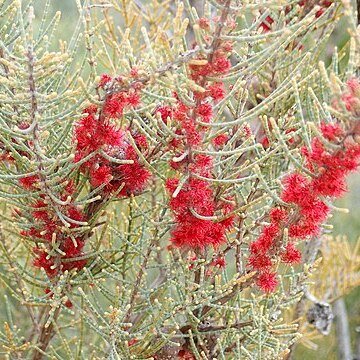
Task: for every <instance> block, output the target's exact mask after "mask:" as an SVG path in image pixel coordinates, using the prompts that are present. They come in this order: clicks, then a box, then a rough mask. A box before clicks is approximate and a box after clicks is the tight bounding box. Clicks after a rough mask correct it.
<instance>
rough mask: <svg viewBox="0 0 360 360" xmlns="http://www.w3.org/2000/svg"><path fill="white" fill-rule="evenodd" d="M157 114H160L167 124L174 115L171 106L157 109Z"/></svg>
mask: <svg viewBox="0 0 360 360" xmlns="http://www.w3.org/2000/svg"><path fill="white" fill-rule="evenodd" d="M155 112H156V113H160V116H161V119H162V121H164V122H165V123H166V120H167V118H171V117H172V114H173V109H172V108H171V107H170V106H166V105H165V106H159V107H158V108H157V109H155Z"/></svg>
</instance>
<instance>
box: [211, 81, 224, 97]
mask: <svg viewBox="0 0 360 360" xmlns="http://www.w3.org/2000/svg"><path fill="white" fill-rule="evenodd" d="M209 93H210V96H211V97H212V98H213V99H214V100H221V99H223V98H224V97H225V89H224V84H223V83H221V82H216V83H213V84H212V85H210V86H209Z"/></svg>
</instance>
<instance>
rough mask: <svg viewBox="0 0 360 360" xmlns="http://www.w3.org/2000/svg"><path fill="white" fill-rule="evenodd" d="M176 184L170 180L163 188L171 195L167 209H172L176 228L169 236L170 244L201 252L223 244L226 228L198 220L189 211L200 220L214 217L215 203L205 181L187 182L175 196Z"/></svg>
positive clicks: (175, 181) (193, 180)
mask: <svg viewBox="0 0 360 360" xmlns="http://www.w3.org/2000/svg"><path fill="white" fill-rule="evenodd" d="M178 185H179V182H178V180H176V179H169V180H168V181H167V183H166V187H167V189H168V191H169V193H170V194H171V195H172V198H171V200H170V208H171V209H172V211H173V213H174V215H175V219H176V225H175V227H174V228H173V230H172V232H171V241H172V243H173V244H174V245H175V246H178V247H184V246H185V247H190V248H204V247H206V246H210V245H212V246H215V247H217V246H218V245H220V244H222V243H223V242H224V241H225V230H226V229H225V227H224V226H223V225H222V224H221V223H216V222H213V221H211V220H203V219H199V218H197V217H196V216H194V215H193V213H192V212H191V209H193V210H194V211H195V212H196V213H198V214H199V215H201V216H213V215H214V211H215V203H214V200H213V193H212V189H211V188H210V186H209V184H208V183H207V182H206V181H203V180H199V179H190V181H189V182H188V183H187V184H186V185H184V186H183V188H182V189H181V190H180V191H179V193H178V194H175V195H176V196H175V197H174V192H175V191H176V189H177V187H178Z"/></svg>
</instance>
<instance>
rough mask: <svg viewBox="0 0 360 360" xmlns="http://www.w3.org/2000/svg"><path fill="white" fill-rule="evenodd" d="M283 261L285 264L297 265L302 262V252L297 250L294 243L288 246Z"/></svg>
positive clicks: (282, 256) (282, 255)
mask: <svg viewBox="0 0 360 360" xmlns="http://www.w3.org/2000/svg"><path fill="white" fill-rule="evenodd" d="M281 260H282V261H283V262H284V263H285V264H296V263H299V262H300V260H301V252H300V251H299V250H298V249H296V247H295V245H294V244H293V243H288V244H287V245H286V248H285V251H284V252H283V253H282V254H281Z"/></svg>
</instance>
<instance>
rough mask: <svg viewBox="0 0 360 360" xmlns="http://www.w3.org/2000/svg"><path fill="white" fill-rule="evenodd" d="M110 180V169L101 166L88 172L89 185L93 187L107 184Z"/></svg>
mask: <svg viewBox="0 0 360 360" xmlns="http://www.w3.org/2000/svg"><path fill="white" fill-rule="evenodd" d="M111 179H112V174H111V168H110V167H109V166H106V165H103V166H100V167H98V168H97V169H92V170H91V172H90V183H91V186H93V187H98V186H100V185H103V184H106V183H108V182H109V181H110V180H111Z"/></svg>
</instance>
